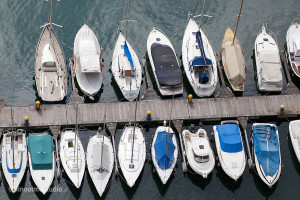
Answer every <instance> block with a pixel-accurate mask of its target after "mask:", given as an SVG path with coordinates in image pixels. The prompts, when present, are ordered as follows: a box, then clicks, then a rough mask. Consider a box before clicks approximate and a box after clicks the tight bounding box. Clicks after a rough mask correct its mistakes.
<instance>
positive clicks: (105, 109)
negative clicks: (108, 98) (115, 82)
mask: <svg viewBox="0 0 300 200" xmlns="http://www.w3.org/2000/svg"><path fill="white" fill-rule="evenodd" d="M105 120H106V106H105V111H104V120H103V131H104V130H105ZM99 129H101V127H99ZM99 129H98V130H99ZM103 146H104V132H103V134H102V146H101V166H102V161H103V160H102V159H103ZM101 166H100V172H101V171H102V168H101Z"/></svg>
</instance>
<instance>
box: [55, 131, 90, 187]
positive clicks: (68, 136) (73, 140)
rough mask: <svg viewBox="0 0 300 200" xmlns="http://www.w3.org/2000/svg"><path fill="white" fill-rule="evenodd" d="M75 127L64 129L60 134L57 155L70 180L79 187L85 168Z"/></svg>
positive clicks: (81, 148)
mask: <svg viewBox="0 0 300 200" xmlns="http://www.w3.org/2000/svg"><path fill="white" fill-rule="evenodd" d="M75 131H76V130H75V129H65V130H63V131H62V133H61V134H60V145H59V155H60V160H61V164H62V166H63V168H64V170H65V172H66V174H67V175H68V177H69V178H70V180H71V181H72V183H73V184H74V185H75V186H76V187H77V188H79V187H80V185H81V182H82V178H83V175H84V170H85V154H84V148H83V146H82V144H81V141H80V139H79V137H78V135H77V133H76V132H75Z"/></svg>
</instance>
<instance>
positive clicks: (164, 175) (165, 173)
mask: <svg viewBox="0 0 300 200" xmlns="http://www.w3.org/2000/svg"><path fill="white" fill-rule="evenodd" d="M168 130H169V127H167V126H159V127H158V128H157V129H156V132H155V135H154V137H153V141H152V145H151V155H152V162H153V164H154V167H155V169H156V172H157V174H158V176H159V178H160V180H161V182H162V183H163V184H166V183H167V182H168V180H169V178H170V176H171V174H172V172H173V169H174V167H175V165H176V162H177V157H178V145H177V141H176V136H175V133H174V131H173V130H172V128H170V130H169V131H168ZM160 131H166V132H167V133H168V132H169V133H174V134H173V137H172V141H173V144H174V145H175V150H174V160H173V161H172V165H171V167H170V168H169V169H167V170H163V169H161V168H160V167H159V166H158V164H157V159H156V158H155V149H154V144H155V141H156V138H157V133H158V132H160Z"/></svg>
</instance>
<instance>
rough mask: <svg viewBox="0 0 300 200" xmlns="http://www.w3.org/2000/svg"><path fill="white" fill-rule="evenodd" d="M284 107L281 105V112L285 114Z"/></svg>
mask: <svg viewBox="0 0 300 200" xmlns="http://www.w3.org/2000/svg"><path fill="white" fill-rule="evenodd" d="M284 107H285V106H284V105H281V106H280V112H281V113H283V111H284Z"/></svg>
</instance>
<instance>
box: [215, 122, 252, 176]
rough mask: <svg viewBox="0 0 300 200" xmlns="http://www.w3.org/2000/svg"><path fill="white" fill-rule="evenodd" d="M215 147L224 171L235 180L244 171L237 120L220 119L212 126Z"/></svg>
mask: <svg viewBox="0 0 300 200" xmlns="http://www.w3.org/2000/svg"><path fill="white" fill-rule="evenodd" d="M213 129H214V136H215V142H216V149H217V153H218V157H219V161H220V164H221V166H222V168H223V170H224V172H225V173H226V174H227V175H228V176H229V177H230V178H232V179H233V180H235V181H237V180H238V179H239V178H240V177H241V176H242V175H243V173H244V170H245V167H246V155H245V150H244V145H243V141H242V135H241V131H240V129H239V123H238V121H222V122H221V125H216V126H214V127H213Z"/></svg>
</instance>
